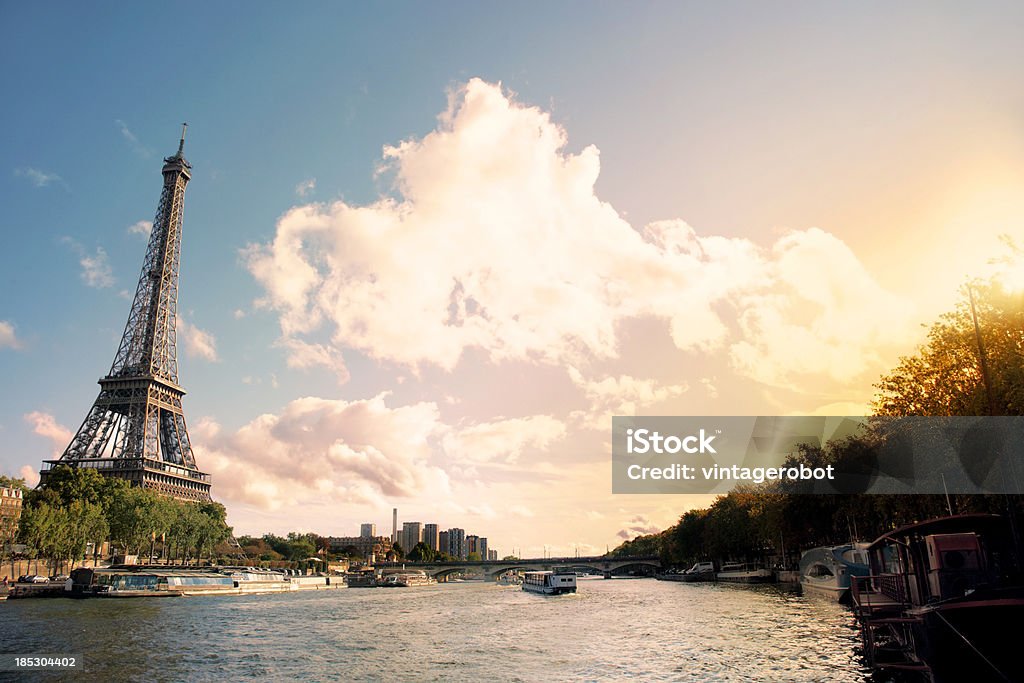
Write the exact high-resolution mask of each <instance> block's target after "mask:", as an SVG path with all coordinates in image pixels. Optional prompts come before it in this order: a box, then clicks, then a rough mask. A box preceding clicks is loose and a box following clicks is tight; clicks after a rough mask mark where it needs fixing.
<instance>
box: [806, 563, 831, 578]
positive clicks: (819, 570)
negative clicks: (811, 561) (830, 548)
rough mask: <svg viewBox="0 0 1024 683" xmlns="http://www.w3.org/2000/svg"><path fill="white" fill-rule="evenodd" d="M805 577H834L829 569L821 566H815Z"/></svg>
mask: <svg viewBox="0 0 1024 683" xmlns="http://www.w3.org/2000/svg"><path fill="white" fill-rule="evenodd" d="M807 575H808V576H812V577H815V578H821V577H825V576H835V574H834V573H833V572H832V570H831V569H829V568H828V567H826V566H825V565H823V564H815V565H813V566H812V567H811V568H810V569H808V570H807Z"/></svg>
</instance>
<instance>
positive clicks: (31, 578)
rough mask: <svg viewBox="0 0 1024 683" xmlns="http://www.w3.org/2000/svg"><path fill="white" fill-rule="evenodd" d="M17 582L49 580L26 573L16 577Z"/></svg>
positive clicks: (45, 581) (46, 581) (47, 581)
mask: <svg viewBox="0 0 1024 683" xmlns="http://www.w3.org/2000/svg"><path fill="white" fill-rule="evenodd" d="M18 583H50V580H49V579H48V578H46V577H45V576H39V575H38V574H26V575H25V576H19V577H18Z"/></svg>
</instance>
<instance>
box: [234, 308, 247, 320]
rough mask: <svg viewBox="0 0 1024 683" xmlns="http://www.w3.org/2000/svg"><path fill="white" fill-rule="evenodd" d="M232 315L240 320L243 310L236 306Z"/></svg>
mask: <svg viewBox="0 0 1024 683" xmlns="http://www.w3.org/2000/svg"><path fill="white" fill-rule="evenodd" d="M232 315H234V317H235V320H241V319H242V318H244V317H245V311H243V310H242V309H241V308H236V309H235V312H234V313H233V314H232Z"/></svg>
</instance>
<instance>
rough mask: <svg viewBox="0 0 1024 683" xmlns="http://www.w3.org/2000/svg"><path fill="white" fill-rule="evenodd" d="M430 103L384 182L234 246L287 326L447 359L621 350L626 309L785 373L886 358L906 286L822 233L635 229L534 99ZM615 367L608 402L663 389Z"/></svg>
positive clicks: (689, 341)
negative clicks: (381, 190)
mask: <svg viewBox="0 0 1024 683" xmlns="http://www.w3.org/2000/svg"><path fill="white" fill-rule="evenodd" d="M439 121H440V123H439V125H438V127H437V128H436V129H435V130H434V131H432V132H431V133H429V134H427V135H426V136H425V137H423V138H422V139H410V140H406V141H404V142H402V143H401V144H399V145H397V146H394V147H385V149H384V166H383V167H382V168H383V172H384V173H387V174H392V175H393V178H394V185H395V189H396V191H397V192H396V194H397V198H390V197H386V198H382V199H380V200H378V201H377V202H375V203H373V204H370V205H366V206H356V205H350V204H346V203H345V202H340V201H339V202H334V203H331V204H310V205H306V206H299V207H296V208H294V209H292V210H291V211H289V212H288V213H286V214H285V215H284V216H283V217H282V218H281V219H280V220H279V222H278V224H277V231H276V235H275V237H274V239H273V241H272V242H270V243H268V244H261V245H251V246H250V247H248V248H247V249H246V250H245V252H244V254H243V256H244V258H245V261H246V263H247V266H248V268H249V270H250V272H251V273H252V275H253V276H254V277H255V278H256V280H257V281H258V282H259V283H260V284H261V285H262V286H263V287H264V289H265V292H266V294H265V296H264V297H263V298H262V299H261V300H260V301H259V302H257V303H258V305H262V306H266V307H270V308H272V309H273V310H275V311H276V312H277V313H278V316H279V323H280V326H281V330H282V335H283V338H284V339H286V340H290V341H288V342H286V343H285V344H286V345H291V344H294V343H295V341H294V340H300V339H302V338H303V337H304V336H305V335H307V334H310V333H313V332H315V331H317V330H318V328H321V327H323V326H325V325H326V326H327V328H328V330H329V332H330V333H331V335H332V343H333V344H334V345H335V347H337V348H338V349H340V348H341V347H342V346H349V347H351V348H354V349H357V350H359V351H361V352H363V353H365V354H367V355H368V356H370V357H371V358H375V359H379V360H388V361H393V362H396V363H399V364H404V365H408V366H411V367H416V366H419V365H421V364H432V365H435V366H438V367H440V368H442V369H445V370H451V369H453V368H454V367H455V366H456V365H457V364H458V362H459V359H460V358H461V356H462V354H463V352H464V351H466V350H467V349H478V350H480V351H482V353H483V356H484V357H485V358H488V359H490V360H492V361H495V362H499V361H508V360H514V361H515V360H518V361H528V362H532V363H547V364H559V365H560V364H576V365H580V366H582V364H583V363H584V362H585V361H586V360H590V359H595V358H596V359H613V358H616V357H617V356H618V353H619V349H618V340H617V337H616V327H617V325H618V324H619V323H620V322H622V321H624V320H628V319H634V318H638V317H654V318H658V319H661V320H664V321H666V322H667V323H668V329H669V334H670V336H671V339H672V341H673V343H674V344H675V346H676V347H677V348H679V349H681V350H685V351H689V352H702V353H711V352H723V353H727V354H728V356H729V357H730V358H731V361H732V364H733V367H734V368H735V369H736V370H737V371H738V372H740V373H743V374H745V375H747V376H750V377H753V378H754V379H756V380H758V381H761V382H765V383H769V384H786V385H787V386H788V385H790V384H791V383H793V382H796V381H799V380H801V379H802V380H804V381H807V382H808V383H809V384H813V382H812V381H811V380H808V378H815V377H819V378H820V376H821V375H824V376H825V377H827V378H830V379H834V380H838V381H845V380H849V379H850V378H851V377H854V376H858V375H864V374H865V373H868V372H877V371H879V370H884V368H885V362H886V361H891V359H892V358H893V357H895V351H893V352H892V353H890V351H891V350H892V349H896V348H900V345H901V344H905V343H906V341H907V339H909V338H910V335H911V334H913V331H912V329H911V328H910V327H909V326H908V325H906V324H901V321H906V320H908V319H909V317H910V316H909V315H908V307H907V306H906V304H905V303H904V302H902V301H900V300H899V299H898V298H897V297H895V296H893V295H891V294H889V293H888V292H886V291H884V290H883V289H882V288H881V287H880V286H879V285H878V284H877V283H876V282H875V281H874V280H873V279H872V278H871V276H870V275H869V274H868V273H867V271H866V270H865V269H864V268H863V266H862V265H861V264H860V263H859V262H858V261H857V259H856V258H855V257H854V255H853V254H852V252H851V251H850V250H849V249H848V248H847V247H846V245H844V244H843V243H842V242H841V241H840V240H838V239H837V238H835V237H833V236H831V235H829V234H828V233H825V232H823V231H821V230H817V229H811V230H806V231H795V232H791V233H789V234H787V235H784V236H783V237H781V238H780V239H779V240H778V241H777V242H776V244H774V245H773V246H772V247H771V248H767V249H766V248H764V247H760V246H758V245H755V244H754V243H752V242H750V241H749V240H743V239H734V238H726V237H717V236H700V235H698V234H697V233H696V231H695V230H694V229H693V228H692V227H690V226H689V225H687V224H686V223H684V222H682V221H679V220H671V221H660V222H656V223H652V224H650V225H647V226H644V227H643V229H642V230H636V229H634V228H633V226H631V225H630V224H629V223H628V222H627V221H625V220H624V219H623V218H622V217H621V216H620V215H619V214H618V213H617V212H616V211H615V210H614V208H613V207H611V206H610V205H609V204H607V203H605V202H603V201H601V200H600V199H599V198H598V197H597V196H596V195H595V193H594V183H595V181H596V180H597V177H598V173H599V172H600V161H599V153H598V150H597V149H596V148H595V147H593V146H590V147H586V148H584V149H583V150H582V151H580V152H579V153H576V154H573V153H570V152H568V151H566V149H565V145H566V140H567V136H566V133H565V131H564V130H563V129H562V128H561V127H560V126H558V125H557V124H555V123H554V122H552V121H551V119H550V117H549V115H548V114H547V113H545V112H543V111H541V110H540V109H538V108H536V107H529V106H524V105H522V104H519V103H517V102H514V101H513V100H512V99H510V97H508V96H507V95H506V94H505V93H503V92H502V90H501V88H500V86H496V85H491V84H488V83H484V82H483V81H480V80H478V79H473V80H471V81H470V82H469V83H467V84H466V85H465V86H464V87H462V88H461V89H459V90H458V91H457V92H454V93H452V95H451V97H450V104H449V107H448V109H447V111H445V112H444V113H443V114H442V115H441V116H440V118H439ZM908 330H910V331H908ZM410 331H414V333H413V334H414V336H415V341H414V342H412V341H411V340H410ZM314 346H315V347H319V346H320V345H314ZM317 353H318V354H321V355H323V353H324V352H323V350H322V349H319V348H318V349H317ZM339 353H340V352H339ZM808 359H809V360H808ZM331 363H332V364H334V365H338V364H341V363H342V359H341V356H340V355H338V356H337V357H334V356H332V357H331ZM624 380H628V381H626V384H627V386H625V387H624V386H622V382H623V381H624ZM614 381H615V382H618V383H619V385H618V386H616V387H615V388H616V389H617V390H620V391H624V392H625V393H626V394H627V396H626V397H625V398H622V399H619V400H618V403H617V404H615V406H614V407H615V408H618V407H619V406H621V405H623V403H625V404H627V405H628V403H629V402H630V399H629V397H628V395H630V392H632V393H633V394H635V395H636V400H640V399H643V398H644V397H645V396H646V395H648V394H651V393H654V392H656V391H657V390H658V388H657V387H655V386H653V385H650V384H646V385H645V384H644V383H643V381H642V380H634V379H632V378H619V379H618V380H614ZM679 386H680V387H681V386H682V385H679ZM587 388H588V390H589V389H591V388H593V387H591V386H590V384H589V383H588V384H587ZM661 389H662V390H664V391H673V389H670V388H668V387H661ZM676 389H678V387H677V388H676ZM601 395H602V396H603V394H601Z"/></svg>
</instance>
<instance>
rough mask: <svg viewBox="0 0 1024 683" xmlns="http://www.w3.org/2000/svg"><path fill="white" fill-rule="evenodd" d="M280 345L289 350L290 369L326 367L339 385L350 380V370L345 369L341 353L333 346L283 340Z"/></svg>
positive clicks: (298, 340)
mask: <svg viewBox="0 0 1024 683" xmlns="http://www.w3.org/2000/svg"><path fill="white" fill-rule="evenodd" d="M278 345H279V346H282V347H284V348H285V349H287V350H288V360H287V363H288V367H290V368H296V369H299V370H307V369H309V368H315V367H325V368H327V369H328V370H330V372H331V374H333V375H334V377H335V378H336V379H337V380H338V384H344V383H345V382H347V381H348V380H349V374H348V368H347V367H345V361H344V359H343V358H342V357H341V352H340V351H338V350H337V349H335V348H333V347H331V346H325V345H324V344H311V343H309V342H305V341H302V340H301V339H282V340H281V341H279V342H278Z"/></svg>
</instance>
